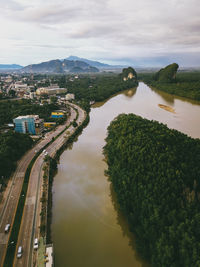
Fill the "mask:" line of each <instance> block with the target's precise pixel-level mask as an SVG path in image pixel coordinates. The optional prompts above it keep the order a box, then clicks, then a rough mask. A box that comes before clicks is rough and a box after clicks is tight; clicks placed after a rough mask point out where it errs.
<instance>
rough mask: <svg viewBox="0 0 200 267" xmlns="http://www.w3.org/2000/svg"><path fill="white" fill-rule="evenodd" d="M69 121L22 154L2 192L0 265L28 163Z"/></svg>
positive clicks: (0, 207)
mask: <svg viewBox="0 0 200 267" xmlns="http://www.w3.org/2000/svg"><path fill="white" fill-rule="evenodd" d="M75 114H76V113H75V111H74V110H73V109H72V114H71V117H72V118H74V116H75ZM70 121H71V120H70V119H68V120H67V122H66V123H65V124H64V125H60V126H59V127H57V129H56V130H55V131H53V132H50V133H48V134H46V136H45V139H44V140H42V141H40V142H39V143H38V144H37V145H36V146H34V148H32V149H31V150H30V151H28V152H27V153H26V154H25V155H24V156H23V158H22V159H21V160H20V162H19V164H18V167H17V169H16V171H15V173H14V174H13V177H12V182H11V183H10V187H8V188H7V190H6V191H5V193H4V195H5V196H6V197H4V198H3V200H2V203H1V206H0V265H1V266H3V262H4V258H5V254H6V250H7V246H8V240H9V237H10V233H11V230H12V229H11V228H12V225H13V222H14V218H15V213H16V209H17V204H18V201H19V197H20V193H21V189H22V185H23V181H24V175H25V172H26V169H27V167H28V165H29V163H30V162H31V160H32V158H33V157H34V156H35V150H37V151H39V150H40V149H41V148H42V147H44V146H45V145H46V144H47V143H49V142H50V141H51V140H52V138H53V137H56V136H57V135H58V134H59V133H60V132H62V131H63V130H64V129H65V128H66V126H67V125H69V123H70ZM56 141H57V140H56ZM39 158H40V156H39ZM29 202H31V200H29ZM7 223H9V224H10V225H11V228H10V231H9V233H7V234H5V232H4V229H5V225H6V224H7ZM24 266H25V265H24Z"/></svg>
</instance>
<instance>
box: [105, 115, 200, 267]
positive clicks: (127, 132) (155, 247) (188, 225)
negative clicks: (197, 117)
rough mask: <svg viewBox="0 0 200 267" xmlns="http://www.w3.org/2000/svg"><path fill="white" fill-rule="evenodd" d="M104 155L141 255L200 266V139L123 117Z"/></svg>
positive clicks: (157, 260) (111, 133) (163, 263)
mask: <svg viewBox="0 0 200 267" xmlns="http://www.w3.org/2000/svg"><path fill="white" fill-rule="evenodd" d="M104 154H105V157H106V160H107V164H108V170H107V171H106V172H107V174H108V175H109V177H110V180H111V182H112V184H113V186H114V190H115V191H116V194H117V199H118V201H119V204H120V208H121V209H122V211H123V213H124V214H125V216H126V217H127V218H128V222H129V225H130V229H131V230H132V231H133V232H134V234H135V236H136V246H137V249H138V251H139V252H140V253H141V255H142V256H143V257H144V258H146V259H147V260H148V261H149V262H150V263H151V264H152V266H159V267H161V266H170V267H173V266H174V267H175V266H200V179H199V178H200V165H199V162H200V140H199V139H192V138H190V137H188V136H186V135H184V134H182V133H180V132H178V131H176V130H171V129H169V128H167V126H165V125H163V124H161V123H158V122H156V121H149V120H146V119H142V118H141V117H139V116H136V115H133V114H129V115H125V114H121V115H119V116H118V117H117V118H116V119H115V120H114V121H112V123H111V124H110V126H109V127H108V136H107V138H106V145H105V147H104Z"/></svg>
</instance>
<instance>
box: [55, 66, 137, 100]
mask: <svg viewBox="0 0 200 267" xmlns="http://www.w3.org/2000/svg"><path fill="white" fill-rule="evenodd" d="M131 69H132V68H131ZM137 84H138V83H137V79H132V80H131V79H129V80H127V81H123V79H122V76H121V75H116V74H113V75H97V76H95V77H93V76H85V77H82V78H81V79H77V80H74V81H73V82H72V81H67V82H66V80H65V79H64V78H63V77H61V78H60V82H59V85H60V86H61V85H62V86H63V87H67V89H68V91H69V92H70V93H74V94H75V97H76V99H77V100H82V99H85V100H87V101H103V100H105V99H106V98H108V97H110V96H111V95H113V94H115V93H117V92H119V91H122V90H125V89H129V88H133V87H136V86H137Z"/></svg>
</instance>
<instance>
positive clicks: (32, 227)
mask: <svg viewBox="0 0 200 267" xmlns="http://www.w3.org/2000/svg"><path fill="white" fill-rule="evenodd" d="M73 106H74V105H73ZM74 107H75V108H76V109H78V113H79V116H78V118H77V123H79V124H80V123H81V122H83V121H84V118H85V112H84V111H83V110H82V109H80V108H79V107H77V106H74ZM75 118H76V112H75V110H74V109H73V108H71V116H70V118H69V120H68V122H67V123H68V125H69V124H70V123H71V122H72V121H73V120H74V119H75ZM74 131H75V128H74V127H73V126H70V127H69V128H68V129H67V132H68V133H69V134H68V136H70V135H71V134H73V133H74ZM65 142H66V131H65V132H63V133H62V134H61V135H60V136H59V137H58V138H57V139H56V140H55V141H54V142H53V143H52V144H50V145H49V146H48V147H47V148H46V151H47V152H48V154H49V155H50V156H51V157H53V156H54V155H55V153H56V151H57V150H58V149H59V148H60V147H62V145H63V144H64V143H65ZM43 162H44V153H42V154H40V156H39V157H38V158H37V160H36V161H35V163H34V165H33V167H32V170H31V174H30V178H29V186H28V191H27V196H26V202H25V207H24V211H23V216H22V222H21V226H20V232H19V236H18V243H17V246H16V253H17V248H18V247H19V246H22V247H23V256H22V257H21V258H20V259H17V257H16V255H15V258H14V264H13V266H17V267H18V266H21V267H22V266H37V265H36V260H37V253H36V252H35V253H34V251H33V242H34V239H35V238H36V237H37V238H39V231H40V229H39V226H40V208H41V205H40V198H41V195H42V180H43V171H42V167H43ZM16 253H15V254H16Z"/></svg>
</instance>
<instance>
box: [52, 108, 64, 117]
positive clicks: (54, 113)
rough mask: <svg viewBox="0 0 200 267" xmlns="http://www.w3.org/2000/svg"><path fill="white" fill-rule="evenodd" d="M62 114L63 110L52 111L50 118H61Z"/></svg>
mask: <svg viewBox="0 0 200 267" xmlns="http://www.w3.org/2000/svg"><path fill="white" fill-rule="evenodd" d="M63 116H64V112H63V111H59V110H58V111H54V112H51V117H52V118H62V117H63Z"/></svg>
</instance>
